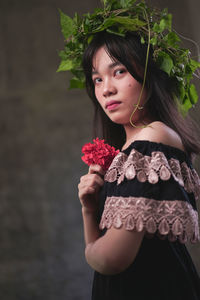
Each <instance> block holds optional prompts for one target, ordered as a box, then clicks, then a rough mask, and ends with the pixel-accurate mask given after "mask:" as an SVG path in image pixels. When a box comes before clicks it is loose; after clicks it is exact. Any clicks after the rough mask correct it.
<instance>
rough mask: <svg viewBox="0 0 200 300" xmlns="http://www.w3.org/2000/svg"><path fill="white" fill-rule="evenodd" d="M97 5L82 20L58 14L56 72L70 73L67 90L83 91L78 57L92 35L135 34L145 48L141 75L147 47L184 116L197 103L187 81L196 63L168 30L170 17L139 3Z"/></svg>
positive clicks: (117, 0)
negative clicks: (61, 41)
mask: <svg viewBox="0 0 200 300" xmlns="http://www.w3.org/2000/svg"><path fill="white" fill-rule="evenodd" d="M101 1H102V2H103V8H97V9H96V10H95V11H94V13H92V14H89V13H87V14H84V15H83V16H82V17H80V16H78V15H77V14H75V16H74V18H73V19H72V18H70V17H69V16H67V15H65V14H64V13H63V12H61V11H60V15H61V27H62V33H63V35H64V38H65V48H64V50H63V51H61V52H60V53H59V55H60V57H61V63H60V66H59V68H58V70H57V71H58V72H60V71H71V73H72V74H73V78H72V79H71V81H70V87H69V88H71V89H72V88H84V87H85V78H84V74H83V69H82V66H81V63H82V56H83V53H84V51H85V49H86V48H87V46H88V45H89V44H90V42H91V41H92V39H93V36H94V35H95V33H97V32H101V31H107V32H109V33H112V34H116V35H120V36H125V35H126V33H127V32H137V34H138V35H139V36H140V39H141V43H142V44H147V62H146V66H145V71H146V69H147V65H148V55H149V47H150V46H151V47H152V49H153V58H154V60H155V62H156V63H157V65H158V67H159V68H160V69H161V70H163V71H165V72H166V73H167V74H168V75H169V76H170V77H171V78H174V79H175V80H176V82H177V86H178V90H179V101H180V104H181V106H182V108H183V110H184V111H185V112H187V111H188V110H189V109H190V108H191V107H192V106H193V105H194V104H195V103H196V102H197V100H198V95H197V91H196V88H195V86H194V84H192V83H191V80H192V78H193V75H194V72H195V71H196V70H197V69H198V68H199V67H200V63H199V62H197V61H195V60H193V59H192V58H191V53H190V51H189V50H188V49H184V48H182V47H181V45H180V44H181V40H180V37H179V36H178V35H177V33H175V31H173V30H172V15H171V14H168V11H167V9H164V10H163V11H158V10H156V9H151V8H149V7H147V5H146V4H145V2H144V1H143V0H142V1H140V2H138V1H137V0H101ZM145 73H146V72H145ZM145 73H144V74H145ZM144 76H145V75H144ZM144 81H145V78H144Z"/></svg>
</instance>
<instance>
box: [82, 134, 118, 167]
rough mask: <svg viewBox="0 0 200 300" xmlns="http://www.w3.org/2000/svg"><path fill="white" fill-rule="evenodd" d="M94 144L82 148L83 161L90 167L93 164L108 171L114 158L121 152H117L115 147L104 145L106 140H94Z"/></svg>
mask: <svg viewBox="0 0 200 300" xmlns="http://www.w3.org/2000/svg"><path fill="white" fill-rule="evenodd" d="M93 142H94V144H92V143H88V144H85V145H84V146H83V147H82V152H83V154H84V156H82V160H83V161H84V163H86V164H87V165H88V166H90V165H92V164H96V165H100V166H101V167H102V168H103V169H104V170H107V169H108V168H109V167H110V165H111V163H112V161H113V158H114V157H115V156H116V155H117V154H118V153H119V150H115V148H114V147H111V146H110V145H108V144H105V143H104V140H99V138H96V140H93Z"/></svg>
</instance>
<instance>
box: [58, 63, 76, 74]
mask: <svg viewBox="0 0 200 300" xmlns="http://www.w3.org/2000/svg"><path fill="white" fill-rule="evenodd" d="M73 67H74V63H73V61H72V60H63V61H61V63H60V65H59V67H58V69H57V71H56V72H62V71H70V70H71V69H73Z"/></svg>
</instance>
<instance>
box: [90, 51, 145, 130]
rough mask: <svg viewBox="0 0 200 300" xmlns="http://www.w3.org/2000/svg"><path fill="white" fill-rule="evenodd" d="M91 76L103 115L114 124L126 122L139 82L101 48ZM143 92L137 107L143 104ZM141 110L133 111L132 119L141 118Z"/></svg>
mask: <svg viewBox="0 0 200 300" xmlns="http://www.w3.org/2000/svg"><path fill="white" fill-rule="evenodd" d="M92 79H93V82H94V87H95V95H96V98H97V100H98V102H99V104H100V105H101V107H102V108H103V110H104V111H105V113H106V114H107V116H108V117H109V118H110V119H111V120H112V121H113V122H115V123H118V124H122V125H130V123H129V120H130V116H131V113H132V112H133V110H134V109H135V106H134V104H137V103H138V100H139V96H140V92H141V88H142V86H141V84H140V83H139V82H138V81H137V80H135V79H134V78H133V76H132V75H131V74H130V73H129V72H128V71H127V69H126V67H125V66H124V65H122V64H121V63H120V62H117V61H113V60H112V58H111V57H110V56H109V55H108V54H107V52H106V51H105V49H104V47H102V48H100V49H99V50H98V51H97V52H96V55H95V56H94V59H93V72H92ZM145 98H146V91H144V92H143V95H142V98H141V101H140V106H142V105H143V104H144V101H145ZM142 111H143V110H137V111H136V113H135V114H134V116H133V118H132V121H133V122H134V123H137V122H138V121H141V120H140V119H141V115H142V114H143V113H142Z"/></svg>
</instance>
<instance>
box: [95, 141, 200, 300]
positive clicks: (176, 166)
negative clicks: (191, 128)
mask: <svg viewBox="0 0 200 300" xmlns="http://www.w3.org/2000/svg"><path fill="white" fill-rule="evenodd" d="M198 198H200V179H199V177H198V175H197V173H196V171H195V170H194V168H193V166H192V164H191V161H190V159H189V157H188V156H187V155H186V154H185V152H183V151H181V150H179V149H177V148H174V147H171V146H168V145H164V144H162V143H155V142H149V141H135V142H133V143H132V144H131V145H130V146H129V147H128V148H127V149H126V150H124V151H121V152H120V153H119V154H118V155H117V156H116V157H115V158H114V160H113V162H112V164H111V166H110V168H109V169H108V171H107V172H106V175H105V184H104V186H103V188H102V191H101V195H100V209H99V223H100V225H99V226H100V228H101V229H102V234H105V232H106V230H108V229H109V228H110V227H111V226H114V227H115V228H120V227H122V226H124V228H126V230H137V231H141V230H143V228H145V229H146V233H145V237H144V239H143V241H142V244H141V247H140V250H139V252H138V254H137V256H136V259H135V260H134V262H133V263H132V264H131V265H130V266H129V267H128V268H127V269H126V270H125V271H124V272H122V273H120V274H116V275H102V274H100V273H98V272H95V274H94V280H93V289H92V299H93V300H200V279H199V276H198V273H197V270H196V269H195V266H194V264H193V262H192V259H191V257H190V255H189V253H188V251H187V249H186V246H185V243H186V242H187V241H191V242H197V241H198V240H199V225H198V213H197V207H196V200H197V199H198Z"/></svg>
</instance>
